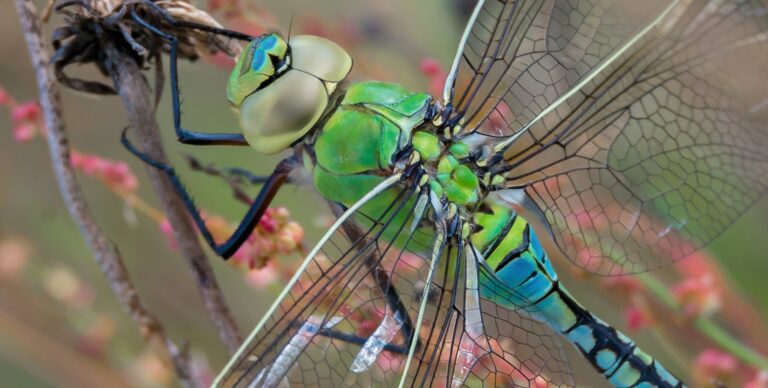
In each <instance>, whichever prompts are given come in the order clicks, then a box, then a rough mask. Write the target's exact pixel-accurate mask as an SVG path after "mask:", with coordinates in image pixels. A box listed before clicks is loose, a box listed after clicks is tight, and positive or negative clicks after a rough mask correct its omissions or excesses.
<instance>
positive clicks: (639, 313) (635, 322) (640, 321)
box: [624, 304, 653, 331]
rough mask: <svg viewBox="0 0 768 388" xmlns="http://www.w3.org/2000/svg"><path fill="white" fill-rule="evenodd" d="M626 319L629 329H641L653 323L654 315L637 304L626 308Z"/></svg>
mask: <svg viewBox="0 0 768 388" xmlns="http://www.w3.org/2000/svg"><path fill="white" fill-rule="evenodd" d="M624 320H625V321H626V322H627V329H628V330H629V331H636V330H640V329H643V328H646V327H648V326H651V325H652V324H653V317H651V316H650V315H649V314H648V312H647V311H646V310H645V309H643V308H641V307H639V306H637V305H635V304H632V305H630V306H629V307H627V308H626V309H624Z"/></svg>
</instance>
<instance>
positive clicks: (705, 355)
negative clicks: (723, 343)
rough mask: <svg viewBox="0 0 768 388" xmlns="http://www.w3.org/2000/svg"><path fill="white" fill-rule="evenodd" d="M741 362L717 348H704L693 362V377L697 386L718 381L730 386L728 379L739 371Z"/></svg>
mask: <svg viewBox="0 0 768 388" xmlns="http://www.w3.org/2000/svg"><path fill="white" fill-rule="evenodd" d="M738 368H739V363H738V361H737V360H736V358H735V357H734V356H732V355H730V354H728V353H725V352H722V351H720V350H716V349H707V350H704V351H703V352H701V353H700V354H699V356H698V357H696V361H694V364H693V378H694V380H695V381H696V382H697V384H695V385H696V386H705V385H710V384H711V383H712V382H718V383H721V384H724V385H725V386H729V384H728V381H729V380H730V379H733V378H734V377H735V376H736V373H737V372H738Z"/></svg>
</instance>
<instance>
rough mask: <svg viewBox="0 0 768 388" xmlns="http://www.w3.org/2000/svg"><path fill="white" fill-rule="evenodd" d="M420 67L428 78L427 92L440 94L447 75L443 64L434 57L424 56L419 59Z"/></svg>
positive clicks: (434, 94)
mask: <svg viewBox="0 0 768 388" xmlns="http://www.w3.org/2000/svg"><path fill="white" fill-rule="evenodd" d="M420 67H421V72H422V73H424V75H426V76H427V80H429V89H428V91H429V93H430V94H431V95H433V96H442V95H443V87H445V79H446V78H447V77H448V72H447V71H445V68H443V65H441V64H440V62H438V61H437V60H436V59H434V58H424V59H422V60H421V64H420Z"/></svg>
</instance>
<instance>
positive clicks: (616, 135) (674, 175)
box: [495, 0, 768, 274]
mask: <svg viewBox="0 0 768 388" xmlns="http://www.w3.org/2000/svg"><path fill="white" fill-rule="evenodd" d="M637 3H643V2H637ZM670 4H671V5H670V6H668V7H667V8H665V11H664V12H662V13H660V14H659V15H660V16H659V17H658V18H656V19H654V22H653V23H651V24H649V25H648V26H647V28H646V29H645V33H641V34H638V35H636V36H635V38H633V41H631V42H630V43H629V44H626V45H624V46H621V47H620V48H619V49H618V51H616V53H615V54H614V56H613V57H611V58H609V59H610V60H609V61H606V62H604V63H603V64H601V66H600V68H599V71H597V72H594V73H590V74H589V75H588V76H587V77H586V78H584V79H583V80H582V81H580V82H579V83H578V84H576V88H575V89H569V90H568V91H567V92H566V93H565V94H563V96H561V99H560V100H558V101H556V102H555V103H554V104H553V105H550V106H549V107H548V108H546V109H545V110H544V111H542V112H543V113H540V114H539V116H538V117H537V118H535V120H534V121H532V122H529V123H527V124H525V125H524V126H523V129H524V130H523V131H519V132H517V133H513V134H511V135H510V136H508V137H506V138H505V140H504V141H502V142H500V143H497V148H502V149H501V152H500V154H502V153H503V159H504V160H503V161H502V162H501V163H499V164H498V165H497V166H495V169H496V170H495V171H496V172H497V173H500V174H504V175H505V177H506V183H505V184H504V186H505V187H508V188H518V189H524V191H525V193H526V194H527V195H528V198H530V199H531V200H533V202H534V203H535V204H536V205H538V208H539V209H540V210H541V211H542V212H543V218H545V219H546V220H547V221H548V223H549V225H550V226H551V230H552V232H553V234H554V237H555V241H556V242H557V244H558V245H559V247H560V249H561V250H562V251H563V252H564V253H565V254H566V255H567V256H568V257H569V258H570V259H571V260H573V261H574V262H575V263H576V264H577V265H579V266H581V267H583V268H585V269H587V270H590V271H593V272H596V273H600V274H624V273H634V272H640V271H645V270H648V269H651V268H654V267H658V266H660V265H663V264H665V263H667V262H669V261H670V260H676V259H679V258H682V257H685V256H686V255H688V254H690V253H692V252H693V251H695V250H696V249H698V248H700V247H701V246H703V245H705V244H706V243H708V242H709V241H711V240H712V239H714V238H715V237H717V236H718V235H719V234H720V233H721V232H722V231H723V230H724V229H726V228H727V227H728V226H729V225H730V224H731V223H732V222H734V221H735V220H736V219H737V218H738V217H739V216H740V215H741V214H742V213H743V212H744V211H745V210H746V209H748V208H749V207H750V206H751V205H752V204H754V203H755V202H756V201H757V200H758V199H759V198H760V197H761V196H762V195H763V194H764V193H765V191H766V188H768V128H766V126H768V35H767V32H768V13H767V12H768V8H767V6H766V2H765V1H754V0H751V1H748V0H738V1H736V0H735V1H685V2H683V1H680V2H671V3H670ZM531 74H533V75H535V74H539V75H538V76H534V78H537V79H545V78H546V77H552V72H543V73H542V72H541V71H539V72H538V73H537V72H532V73H531ZM557 74H558V76H556V77H554V78H555V79H559V78H561V77H565V78H568V74H567V72H566V73H562V74H560V73H559V72H558V73H557ZM550 84H551V85H553V86H557V85H559V83H557V82H554V83H550ZM497 109H499V108H497ZM505 109H506V108H505ZM503 124H505V125H507V126H508V127H510V128H512V127H514V126H516V125H518V124H519V121H517V119H516V118H514V119H510V120H503ZM508 134H509V133H508Z"/></svg>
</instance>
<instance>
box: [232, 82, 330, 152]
mask: <svg viewBox="0 0 768 388" xmlns="http://www.w3.org/2000/svg"><path fill="white" fill-rule="evenodd" d="M326 106H328V94H327V91H326V89H325V86H324V85H323V83H322V81H320V80H319V79H317V78H315V77H313V76H311V75H309V74H307V73H302V72H300V71H295V70H289V71H288V72H286V73H285V74H283V75H281V76H280V77H279V78H277V79H276V80H275V81H274V82H273V83H271V84H270V85H269V87H267V88H264V89H262V90H259V91H257V92H255V93H253V94H251V95H250V96H248V97H247V98H245V100H244V101H243V103H242V104H241V105H240V126H241V127H242V128H243V134H244V135H245V139H246V140H247V141H248V143H249V144H250V145H251V147H253V148H255V149H256V150H257V151H259V152H261V153H264V154H273V153H277V152H280V151H282V150H284V149H287V148H288V147H290V146H291V144H293V143H294V142H295V141H296V140H299V139H300V138H301V137H302V136H304V135H305V134H306V133H307V132H308V131H309V130H310V129H311V128H312V126H313V125H314V124H315V123H316V122H317V121H318V120H319V119H320V115H322V113H323V111H325V108H326Z"/></svg>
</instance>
